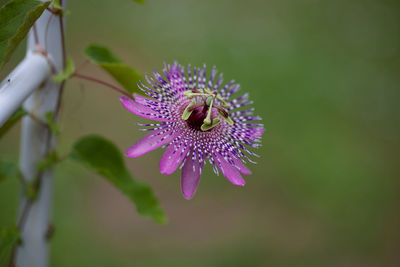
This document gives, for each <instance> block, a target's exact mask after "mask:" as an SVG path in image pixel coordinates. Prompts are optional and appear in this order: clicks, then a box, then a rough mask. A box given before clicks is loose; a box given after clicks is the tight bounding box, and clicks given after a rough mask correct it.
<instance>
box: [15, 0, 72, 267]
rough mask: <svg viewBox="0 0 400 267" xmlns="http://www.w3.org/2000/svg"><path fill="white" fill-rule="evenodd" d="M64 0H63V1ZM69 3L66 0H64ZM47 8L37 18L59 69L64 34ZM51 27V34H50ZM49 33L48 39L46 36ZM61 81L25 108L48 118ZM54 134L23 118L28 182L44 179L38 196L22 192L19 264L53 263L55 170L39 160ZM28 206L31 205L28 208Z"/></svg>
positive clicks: (32, 39) (24, 171)
mask: <svg viewBox="0 0 400 267" xmlns="http://www.w3.org/2000/svg"><path fill="white" fill-rule="evenodd" d="M60 2H61V1H60ZM62 2H63V6H65V0H64V1H62ZM50 16H52V15H51V13H50V12H49V11H45V12H44V13H43V15H42V16H41V17H40V18H39V19H38V20H37V22H36V31H37V37H38V42H39V45H40V46H41V47H42V48H44V49H46V52H47V53H48V56H49V58H50V59H51V62H52V63H53V65H54V67H55V69H56V70H57V71H60V70H61V69H62V68H63V64H64V63H63V52H62V51H63V46H62V45H63V44H62V38H61V31H60V29H61V27H60V19H59V17H58V16H53V18H51V20H50V22H49V19H50ZM46 31H47V34H46ZM46 36H47V40H45V37H46ZM35 41H36V40H35V35H34V32H33V30H32V29H31V32H30V33H29V37H28V46H27V49H28V53H30V51H33V50H35V49H36V48H35ZM59 88H60V85H59V84H56V83H54V82H53V80H52V78H51V75H50V76H48V79H47V81H46V82H45V84H43V85H42V86H41V87H40V88H39V89H38V90H36V91H35V92H34V93H33V94H32V95H31V96H30V97H29V98H28V99H27V100H26V101H25V103H24V105H23V106H24V108H25V109H26V110H27V111H28V112H30V113H32V114H34V115H35V117H36V118H39V119H40V120H43V121H44V120H45V114H46V113H47V112H49V111H51V112H55V110H56V109H57V105H58V104H57V103H58V98H59ZM54 141H55V140H54V137H53V136H52V135H51V133H50V132H49V130H48V128H47V127H46V126H44V125H43V124H41V123H40V122H38V121H36V120H34V119H32V118H31V117H29V116H26V117H24V118H23V121H22V134H21V147H20V168H21V172H22V175H23V179H25V181H26V183H30V182H32V181H33V180H34V179H35V178H38V179H39V180H40V186H39V191H38V195H37V198H36V200H34V201H33V202H30V200H29V199H28V198H27V196H26V194H25V193H24V192H22V193H21V200H20V213H19V218H18V221H19V222H20V227H21V239H22V244H21V245H20V246H18V247H17V250H16V260H15V264H16V266H17V267H46V266H48V265H49V247H48V240H47V238H46V236H47V233H48V230H49V225H50V218H51V200H52V176H53V172H52V171H51V170H48V171H45V172H42V173H39V172H38V170H37V162H38V160H40V159H41V158H43V157H44V156H46V155H47V154H48V153H49V151H51V150H52V148H53V147H54V143H55V142H54ZM28 206H30V207H29V209H28V208H27V207H28Z"/></svg>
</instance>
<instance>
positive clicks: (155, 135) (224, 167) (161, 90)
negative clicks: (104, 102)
mask: <svg viewBox="0 0 400 267" xmlns="http://www.w3.org/2000/svg"><path fill="white" fill-rule="evenodd" d="M163 72H164V76H165V77H163V76H161V74H160V73H159V72H157V71H155V72H153V75H152V76H149V75H146V80H147V83H148V85H145V84H143V83H142V82H140V83H139V84H138V86H139V88H140V89H141V90H142V91H143V92H144V93H145V94H146V95H147V96H149V97H150V98H147V97H143V96H141V95H137V94H135V95H134V100H133V99H130V98H127V97H121V102H122V104H123V105H124V107H125V108H126V109H127V110H129V111H130V112H132V113H134V114H136V115H139V116H141V117H143V118H146V119H150V120H154V121H158V122H159V123H155V124H153V123H152V124H138V125H140V126H143V127H146V128H145V129H142V130H143V131H150V133H149V134H148V135H146V136H145V137H144V138H143V139H141V140H140V141H139V142H137V143H136V144H135V145H133V146H132V147H130V148H129V149H128V150H127V151H126V156H128V157H132V158H136V157H139V156H141V155H143V154H146V153H148V152H150V151H152V150H154V149H156V148H158V147H161V146H164V147H166V148H167V149H166V151H165V152H164V154H163V156H162V158H161V160H160V164H159V168H160V171H161V173H163V174H167V175H168V174H171V173H173V172H174V171H175V170H176V169H177V168H178V167H180V169H181V188H182V193H183V195H184V197H185V198H187V199H190V198H192V197H193V195H194V193H195V192H196V189H197V186H198V185H199V181H200V176H201V173H202V169H203V167H204V165H205V163H206V161H207V160H208V162H209V163H210V164H211V166H212V168H213V170H214V172H215V173H216V174H217V175H218V169H219V170H220V171H221V172H222V174H223V175H224V176H225V177H226V178H227V179H228V180H229V181H230V182H231V183H232V184H234V185H236V186H243V185H245V183H246V182H245V180H244V179H243V178H242V174H251V172H250V171H249V170H248V169H247V168H246V167H245V165H244V163H245V162H246V161H249V162H252V163H255V162H253V161H252V160H251V159H249V157H248V155H253V156H257V155H256V154H254V153H253V152H251V151H250V150H249V149H248V148H247V147H258V146H260V144H259V143H260V138H261V135H262V134H263V132H264V128H263V125H262V124H258V123H254V122H253V121H257V120H261V118H260V117H258V116H253V111H254V109H253V108H243V107H245V106H248V105H250V104H252V103H253V102H252V101H249V100H248V94H244V95H242V96H240V97H238V98H234V99H232V100H230V98H231V96H232V95H233V94H234V93H236V92H237V91H238V90H239V85H238V84H235V83H234V81H233V80H232V81H230V82H229V83H227V84H225V85H224V86H222V80H223V79H222V74H220V75H219V76H218V78H217V79H216V76H217V70H216V68H215V67H214V68H213V69H212V71H211V75H210V78H209V79H208V80H207V78H206V66H205V65H204V67H203V68H202V69H201V68H194V69H192V67H191V66H190V65H189V66H188V68H187V75H186V74H185V70H184V68H183V67H182V66H181V65H179V64H178V63H177V62H175V63H174V64H172V65H165V66H164V70H163ZM237 109H239V110H237ZM247 154H248V155H247Z"/></svg>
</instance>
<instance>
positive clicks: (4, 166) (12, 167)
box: [0, 161, 19, 182]
mask: <svg viewBox="0 0 400 267" xmlns="http://www.w3.org/2000/svg"><path fill="white" fill-rule="evenodd" d="M18 173H19V171H18V165H17V164H15V163H13V162H5V161H0V182H1V181H3V180H4V179H6V178H7V177H14V176H17V174H18Z"/></svg>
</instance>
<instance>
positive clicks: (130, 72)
mask: <svg viewBox="0 0 400 267" xmlns="http://www.w3.org/2000/svg"><path fill="white" fill-rule="evenodd" d="M85 54H86V56H87V57H89V59H90V60H91V61H92V62H93V63H95V64H97V65H99V66H100V67H101V68H103V69H104V70H105V71H106V72H107V73H108V74H110V75H111V76H112V77H113V78H114V79H115V80H116V81H117V82H118V83H119V84H120V85H121V86H122V87H123V88H124V89H125V90H126V91H127V92H129V93H134V92H138V93H139V92H140V90H138V87H137V83H138V82H139V80H142V79H143V77H142V75H141V74H140V73H139V72H138V71H137V70H136V69H134V68H132V67H129V66H127V65H125V64H123V63H122V61H121V60H120V59H119V58H118V57H117V56H115V55H114V54H113V53H112V52H111V51H110V50H109V49H108V48H107V47H104V46H101V45H96V44H91V45H89V46H88V47H87V48H86V49H85Z"/></svg>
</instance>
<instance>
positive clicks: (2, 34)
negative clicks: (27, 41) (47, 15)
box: [0, 0, 50, 70]
mask: <svg viewBox="0 0 400 267" xmlns="http://www.w3.org/2000/svg"><path fill="white" fill-rule="evenodd" d="M49 4H50V1H48V2H41V1H38V0H10V1H8V2H7V3H6V4H5V5H4V6H2V7H1V8H0V70H1V69H2V68H3V66H4V64H5V63H7V61H8V60H9V59H10V57H11V55H12V53H13V52H14V50H15V49H16V48H17V46H18V44H19V43H20V42H21V41H22V40H23V39H24V38H25V36H26V35H27V34H28V32H29V29H30V28H31V27H32V25H33V24H34V23H35V21H36V20H37V19H38V18H39V17H40V15H42V13H43V11H44V10H45V9H46V8H47V7H48V6H49Z"/></svg>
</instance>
